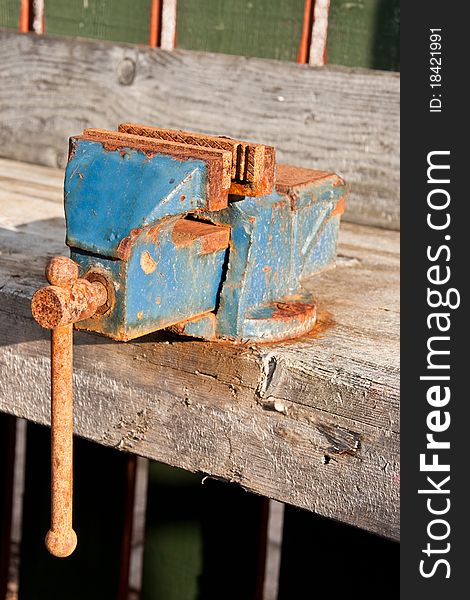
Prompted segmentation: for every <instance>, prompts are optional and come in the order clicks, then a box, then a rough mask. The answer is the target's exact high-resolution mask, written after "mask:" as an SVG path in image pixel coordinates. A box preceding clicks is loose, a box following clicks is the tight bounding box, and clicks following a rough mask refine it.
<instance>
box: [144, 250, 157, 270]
mask: <svg viewBox="0 0 470 600" xmlns="http://www.w3.org/2000/svg"><path fill="white" fill-rule="evenodd" d="M140 266H141V267H142V271H143V272H144V273H145V274H146V275H150V273H153V272H154V271H155V269H156V268H157V263H156V262H155V261H154V259H153V258H152V257H151V256H150V253H149V252H148V250H145V251H144V252H142V254H141V255H140Z"/></svg>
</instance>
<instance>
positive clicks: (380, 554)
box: [278, 505, 400, 600]
mask: <svg viewBox="0 0 470 600" xmlns="http://www.w3.org/2000/svg"><path fill="white" fill-rule="evenodd" d="M307 549H308V551H307ZM399 550H400V545H399V544H398V543H397V542H393V541H390V540H386V539H384V538H381V537H379V536H377V535H374V534H372V533H368V532H367V531H364V530H362V529H358V528H356V527H351V526H350V525H345V524H344V523H339V522H337V521H333V520H331V519H326V518H325V517H321V516H319V515H316V514H315V513H310V512H306V511H304V510H301V509H298V508H295V507H293V506H289V505H286V507H285V510H284V528H283V540H282V556H281V570H280V576H279V594H278V600H291V599H292V598H305V599H306V600H310V598H320V597H328V598H332V599H335V598H351V599H354V598H363V599H369V598H380V600H396V598H398V597H399V595H400V592H399V569H400V552H399ZM306 590H311V595H310V594H307V595H306V594H305V592H306ZM316 590H328V593H327V594H326V596H325V594H324V593H322V594H318V595H317V594H316V593H315V591H316Z"/></svg>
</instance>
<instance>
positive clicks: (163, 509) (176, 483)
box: [141, 462, 267, 600]
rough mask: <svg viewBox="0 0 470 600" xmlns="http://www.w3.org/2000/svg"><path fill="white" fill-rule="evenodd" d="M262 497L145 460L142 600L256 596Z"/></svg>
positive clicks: (259, 592) (264, 520)
mask: <svg viewBox="0 0 470 600" xmlns="http://www.w3.org/2000/svg"><path fill="white" fill-rule="evenodd" d="M266 503H267V500H266V499H265V498H262V497H261V496H256V495H254V494H250V493H248V492H245V491H244V490H243V489H241V488H240V487H239V486H236V485H233V484H229V483H224V482H221V481H216V480H214V479H206V480H204V483H203V476H202V475H201V474H192V473H188V472H186V471H183V470H181V469H175V468H172V467H168V466H166V465H163V464H159V463H156V462H151V463H150V465H149V487H148V500H147V517H146V519H147V520H146V533H145V550H144V571H143V587H142V594H141V600H157V599H160V598H162V599H165V600H221V598H223V599H224V600H232V599H233V600H241V599H243V600H260V599H261V597H262V581H263V577H262V576H263V566H264V552H265V545H266V523H267V510H266V507H267V505H266Z"/></svg>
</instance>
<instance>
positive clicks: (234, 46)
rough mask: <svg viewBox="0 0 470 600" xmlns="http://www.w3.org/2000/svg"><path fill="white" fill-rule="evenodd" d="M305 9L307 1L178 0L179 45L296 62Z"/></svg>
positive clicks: (193, 48) (190, 48) (177, 41)
mask: <svg viewBox="0 0 470 600" xmlns="http://www.w3.org/2000/svg"><path fill="white" fill-rule="evenodd" d="M303 10H304V0H235V1H231V2H227V1H226V0H178V13H177V21H176V45H177V47H178V48H186V49H188V50H202V51H206V52H221V53H224V54H238V55H241V56H258V57H260V58H275V59H279V60H291V61H295V60H296V56H297V50H298V48H299V43H300V35H301V31H302V21H303ZM227 76H228V77H229V76H230V74H229V73H228V74H227Z"/></svg>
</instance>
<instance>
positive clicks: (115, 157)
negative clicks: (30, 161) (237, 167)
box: [64, 139, 207, 258]
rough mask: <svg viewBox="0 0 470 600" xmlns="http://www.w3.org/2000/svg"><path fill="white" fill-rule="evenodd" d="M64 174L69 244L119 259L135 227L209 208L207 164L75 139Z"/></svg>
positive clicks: (138, 227) (200, 161)
mask: <svg viewBox="0 0 470 600" xmlns="http://www.w3.org/2000/svg"><path fill="white" fill-rule="evenodd" d="M75 143H76V147H75V151H74V153H73V155H72V158H71V159H70V161H69V163H68V165H67V169H66V172H65V187H64V191H65V196H64V197H65V216H66V220H67V244H68V245H69V246H71V247H73V248H80V249H81V250H87V251H88V252H93V253H95V254H100V255H101V256H107V257H113V258H120V256H119V252H118V247H119V243H120V241H121V240H122V239H123V238H124V237H126V236H128V235H129V234H130V232H131V231H132V230H133V229H140V228H141V227H145V226H146V225H149V224H151V223H155V222H156V221H158V220H159V219H162V218H163V217H167V216H171V215H183V214H185V213H188V212H191V211H194V210H196V209H198V208H202V207H204V206H205V198H206V196H207V168H206V163H205V162H204V161H202V160H196V159H186V160H182V159H176V158H173V157H171V156H165V155H161V154H157V155H154V156H150V157H149V156H147V154H145V152H142V151H140V150H134V149H133V148H126V149H124V150H106V149H105V148H104V147H103V145H102V144H101V143H100V142H95V141H89V140H80V139H77V140H76V142H75Z"/></svg>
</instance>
